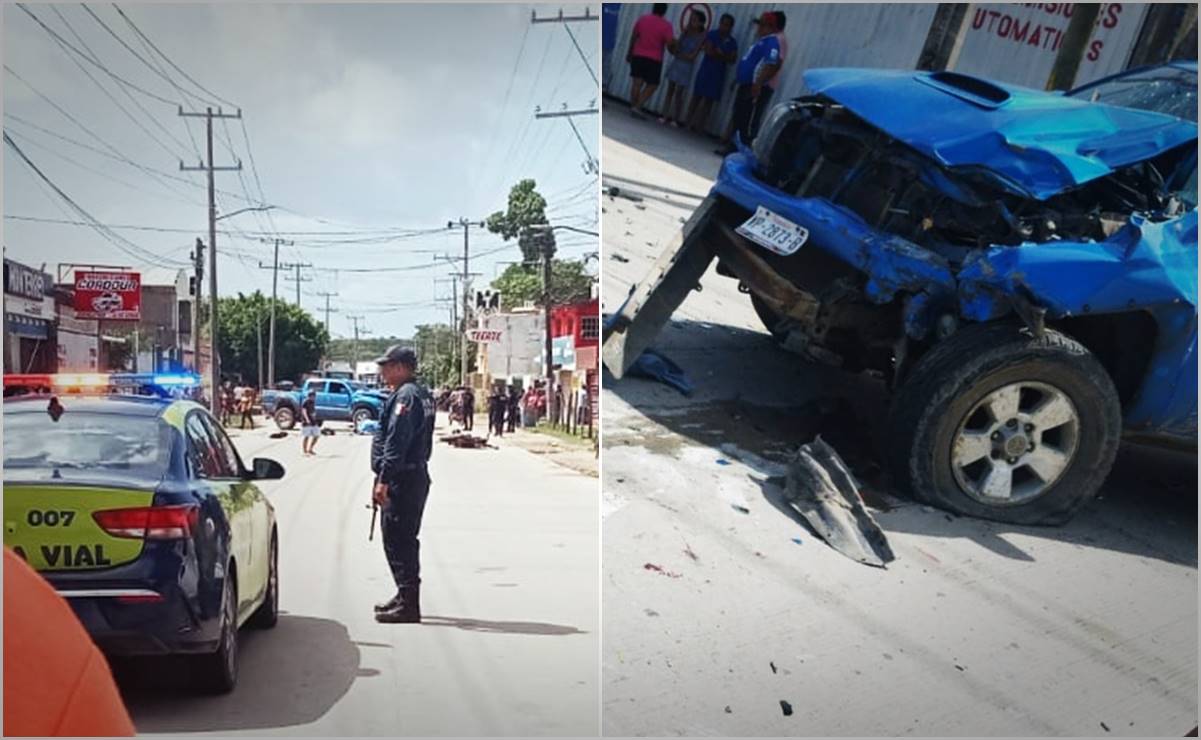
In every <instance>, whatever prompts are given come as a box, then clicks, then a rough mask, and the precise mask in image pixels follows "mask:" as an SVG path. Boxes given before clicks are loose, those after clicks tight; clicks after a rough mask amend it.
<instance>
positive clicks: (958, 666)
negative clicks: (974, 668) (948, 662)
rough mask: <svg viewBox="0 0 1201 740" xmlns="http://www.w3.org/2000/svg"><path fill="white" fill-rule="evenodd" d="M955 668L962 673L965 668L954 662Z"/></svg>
mask: <svg viewBox="0 0 1201 740" xmlns="http://www.w3.org/2000/svg"><path fill="white" fill-rule="evenodd" d="M955 670H957V671H959V672H960V673H962V672H964V671H966V670H967V669H966V668H964V667H963V666H961V665H959V664H958V663H956V664H955Z"/></svg>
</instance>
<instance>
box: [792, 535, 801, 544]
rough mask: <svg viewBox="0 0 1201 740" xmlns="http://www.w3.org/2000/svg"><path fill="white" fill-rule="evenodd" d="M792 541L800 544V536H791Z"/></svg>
mask: <svg viewBox="0 0 1201 740" xmlns="http://www.w3.org/2000/svg"><path fill="white" fill-rule="evenodd" d="M792 541H793V542H795V543H797V544H798V545H799V544H801V538H800V537H793V538H792Z"/></svg>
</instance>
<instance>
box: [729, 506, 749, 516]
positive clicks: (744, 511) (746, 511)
mask: <svg viewBox="0 0 1201 740" xmlns="http://www.w3.org/2000/svg"><path fill="white" fill-rule="evenodd" d="M730 508H731V509H733V510H734V511H737V512H738V513H739V514H750V513H751V510H750V509H748V508H746V507H745V506H740V505H738V504H730Z"/></svg>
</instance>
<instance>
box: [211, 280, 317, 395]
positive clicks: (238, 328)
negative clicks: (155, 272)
mask: <svg viewBox="0 0 1201 740" xmlns="http://www.w3.org/2000/svg"><path fill="white" fill-rule="evenodd" d="M217 315H218V321H219V322H220V325H221V327H220V328H221V331H220V334H219V335H218V342H219V347H218V351H219V352H220V353H221V370H222V372H223V373H224V374H228V375H241V377H242V379H243V381H257V379H258V357H257V353H258V332H259V330H260V326H261V330H262V337H263V342H262V344H263V357H262V362H263V373H264V380H266V372H267V354H268V351H269V348H268V343H269V341H270V334H269V327H270V316H271V300H270V299H269V298H267V297H266V296H264V295H263V294H262V293H260V292H259V291H255V292H254V293H253V294H252V295H249V296H246V295H242V294H241V293H239V294H238V297H237V298H222V299H221V304H220V311H218V314H217ZM328 344H329V334H327V333H326V331H325V327H324V326H323V325H322V324H321V322H319V321H317V319H315V318H314V317H313V315H312V314H310V313H309V312H308V311H305V310H304V309H302V308H300V307H299V306H296V305H293V304H291V303H287V302H286V301H283V300H279V299H277V300H276V302H275V377H276V379H277V380H287V379H291V380H299V379H300V376H301V375H302V374H303V373H306V372H309V371H311V370H315V369H317V367H318V365H319V363H320V362H321V356H322V355H323V354H324V353H325V349H326V346H327V345H328Z"/></svg>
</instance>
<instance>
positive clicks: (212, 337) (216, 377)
mask: <svg viewBox="0 0 1201 740" xmlns="http://www.w3.org/2000/svg"><path fill="white" fill-rule="evenodd" d="M179 115H180V116H182V117H184V118H203V119H205V124H206V126H205V129H206V132H207V136H208V162H207V163H204V162H201V163H200V165H199V166H198V167H185V166H184V163H183V162H180V163H179V169H180V171H181V172H192V171H204V172H207V173H208V186H209V188H208V190H209V303H210V305H209V342H210V352H212V357H210V358H209V366H210V367H211V368H212V373H211V375H212V380H211V383H212V386H213V389H212V399H211V400H210V404H211V408H212V411H213V413H214V414H216V415H217V416H218V418H220V415H221V393H220V390H221V358H220V357H218V356H217V193H216V185H215V184H214V182H213V173H214V172H224V171H234V172H236V171H238V170H241V169H242V163H241V162H238V164H237V166H226V167H216V166H214V165H213V119H214V118H241V117H242V111H241V109H239V110H238V112H237V113H225V112H223V111H222V110H221V109H220V108H218V109H217V112H216V113H214V112H213V109H212V107H211V106H210V107H208V108H206V109H205V112H204V113H185V112H184V109H183V106H180V108H179Z"/></svg>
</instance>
